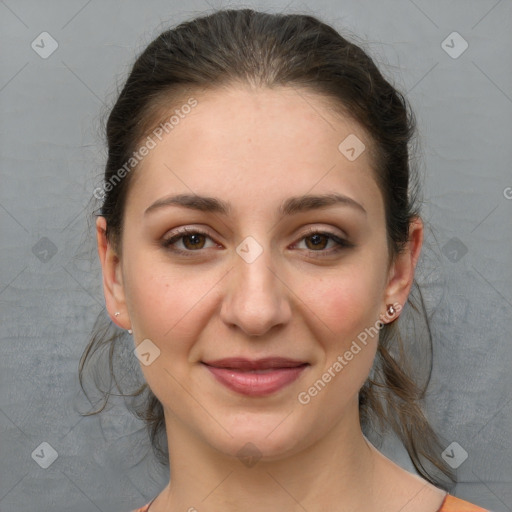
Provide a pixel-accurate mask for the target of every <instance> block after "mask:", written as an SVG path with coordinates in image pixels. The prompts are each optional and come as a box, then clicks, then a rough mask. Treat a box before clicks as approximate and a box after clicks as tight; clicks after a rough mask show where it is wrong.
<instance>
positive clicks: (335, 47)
mask: <svg viewBox="0 0 512 512" xmlns="http://www.w3.org/2000/svg"><path fill="white" fill-rule="evenodd" d="M233 84H235V85H236V84H241V85H248V86H250V87H254V88H276V87H279V86H289V87H295V88H297V90H306V91H311V92H314V93H317V94H319V95H320V97H322V98H324V99H325V101H326V102H327V103H328V104H329V105H330V106H331V108H332V109H333V110H338V111H339V112H342V113H344V114H345V115H348V116H350V117H351V118H352V119H354V120H355V121H357V122H358V123H359V124H360V125H361V126H362V127H363V128H364V130H365V131H366V133H367V135H368V138H369V140H370V142H371V144H372V150H371V155H372V167H373V171H374V175H375V179H376V182H377V184H378V185H379V188H380V190H381V193H382V196H383V199H384V205H385V217H386V229H387V238H388V247H389V253H390V257H391V258H393V257H395V256H396V255H397V254H399V253H400V251H402V250H403V248H404V245H405V243H406V242H407V241H408V240H409V226H410V222H411V221H412V220H413V218H414V217H416V216H418V215H419V211H418V201H417V197H416V193H415V191H416V181H415V175H414V173H412V170H411V166H410V160H411V158H410V154H409V153H410V148H411V141H412V139H413V136H414V134H415V121H414V116H413V114H412V112H411V110H410V108H409V106H408V103H407V101H406V100H405V98H404V97H403V95H402V94H401V93H400V92H399V91H398V90H397V89H396V88H395V87H394V86H393V85H391V83H390V82H389V81H388V80H386V79H385V78H384V77H383V75H382V74H381V72H380V71H379V70H378V68H377V67H376V65H375V63H374V62H373V60H372V59H371V58H370V56H369V55H368V54H367V53H366V52H365V51H363V49H362V48H361V47H360V46H358V45H356V44H354V43H352V42H350V41H348V40H347V39H345V38H344V37H342V36H341V35H340V34H339V33H338V32H337V31H336V30H334V28H332V27H330V26H329V25H327V24H325V23H322V22H321V21H320V20H318V19H317V18H315V17H313V16H310V15H302V14H269V13H262V12H256V11H254V10H251V9H240V10H231V9H230V10H219V11H216V12H215V13H213V14H210V15H206V16H203V17H199V18H195V19H193V20H191V21H187V22H184V23H181V24H180V25H178V26H177V27H175V28H173V29H172V30H166V31H164V32H163V33H161V34H160V35H159V36H158V37H157V38H156V39H154V40H153V41H152V42H151V43H150V44H149V45H148V46H147V48H146V49H145V50H144V51H143V52H142V54H141V55H140V56H139V57H138V58H137V59H136V62H135V63H134V65H133V68H132V69H131V71H130V73H129V76H128V78H127V79H126V82H125V83H124V86H123V88H122V90H121V92H120V93H119V96H118V98H117V101H116V102H115V105H114V106H113V108H112V109H111V111H110V114H109V117H108V121H107V124H106V139H107V145H108V159H107V162H106V167H105V175H104V186H103V188H102V194H101V199H103V203H102V206H101V210H100V213H99V215H102V216H104V217H105V218H106V221H107V229H106V232H107V237H108V240H109V242H110V243H111V244H112V246H113V247H114V249H115V250H116V251H117V252H118V253H119V254H120V253H121V243H120V240H121V237H122V231H123V218H124V217H123V214H124V209H125V202H126V201H125V200H126V196H127V192H128V190H129V187H130V183H131V181H132V179H133V176H134V173H136V172H137V166H136V165H135V166H133V169H128V170H127V167H126V163H127V162H128V161H130V158H133V154H134V152H135V151H136V150H137V148H138V147H139V146H140V144H141V141H143V140H144V138H145V137H147V135H148V133H150V132H151V130H152V129H154V127H155V126H157V125H158V123H160V122H161V121H162V119H164V117H165V116H166V115H167V116H168V113H169V112H170V111H171V110H172V107H175V106H178V105H180V104H181V103H185V102H186V98H187V93H188V95H189V96H190V95H191V94H192V93H191V91H192V92H194V91H201V90H208V89H214V88H218V87H219V86H226V85H233ZM180 102H181V103H180ZM123 166H124V169H125V172H124V173H120V169H122V168H123ZM120 174H121V175H122V179H120V178H119V176H120ZM114 178H115V180H116V181H115V183H114ZM108 184H110V186H108ZM420 297H421V295H420ZM409 300H411V298H409ZM409 305H410V306H412V307H410V308H409V309H408V310H409V311H410V312H412V311H413V310H414V311H416V312H418V311H419V308H418V305H415V304H412V303H411V302H410V303H409ZM420 305H421V306H422V304H420ZM400 318H402V317H400ZM401 321H402V320H395V321H393V322H392V323H391V324H387V325H384V326H383V327H382V329H381V330H380V334H379V344H378V349H377V355H376V358H375V362H374V367H373V368H372V372H371V375H370V377H369V378H368V380H367V381H366V382H365V384H364V386H363V387H362V389H361V390H360V394H359V412H360V418H361V426H362V429H363V432H364V431H366V430H369V429H377V428H379V429H381V431H383V430H384V429H389V428H391V429H392V430H393V431H394V432H395V433H396V435H397V436H398V437H399V439H400V440H401V441H402V443H403V445H404V446H405V448H406V450H407V452H408V454H409V456H410V458H411V461H412V463H413V465H414V467H415V468H416V470H417V471H418V473H419V474H420V475H421V476H423V477H424V478H425V479H426V480H428V481H429V482H431V483H433V484H435V485H439V486H445V484H442V483H441V482H442V476H443V475H444V476H448V477H449V478H450V479H451V480H452V481H453V480H454V478H453V475H452V473H451V471H450V469H449V468H448V467H447V466H446V465H445V464H444V462H443V461H442V459H441V457H440V454H441V451H442V448H441V447H440V442H439V438H438V437H437V435H436V433H435V432H434V430H433V429H432V427H431V426H430V424H429V422H428V420H427V418H426V416H425V413H424V412H423V409H422V405H421V402H422V400H423V399H424V398H425V391H426V388H427V386H428V382H429V379H427V381H426V382H425V383H424V385H423V386H420V385H419V384H418V383H417V382H416V381H415V379H414V378H413V377H412V376H411V372H410V370H409V369H408V368H409V363H408V361H407V358H406V354H405V351H404V347H403V340H402V339H401V336H400V333H399V330H398V323H399V322H401ZM124 337H125V333H124V332H121V331H120V330H119V329H118V328H117V327H115V326H113V324H112V323H111V322H110V320H109V319H108V317H107V316H106V315H105V312H104V311H103V312H102V313H101V314H100V317H98V320H97V322H96V324H95V326H94V332H93V334H92V338H91V340H90V342H89V344H88V346H87V347H86V349H85V350H84V353H83V355H82V357H81V360H80V365H79V377H80V384H81V386H82V389H83V384H82V378H83V376H84V375H83V374H84V372H85V369H86V368H87V369H88V368H90V367H91V366H92V369H94V368H96V366H95V365H94V364H93V360H94V358H93V357H92V356H93V355H94V354H95V353H96V352H98V351H100V352H101V350H104V351H107V350H108V358H109V369H110V377H111V379H112V378H113V379H114V381H115V383H116V386H117V388H118V389H119V391H120V392H121V393H122V394H123V395H124V396H130V397H139V398H140V399H141V402H140V403H139V405H138V406H134V407H133V408H132V411H133V412H134V413H135V414H136V415H137V416H138V417H139V418H141V419H143V420H144V421H145V424H146V427H147V429H148V433H149V437H150V440H151V443H152V447H153V450H154V453H155V455H156V456H157V458H158V459H159V460H160V461H161V462H162V463H163V464H167V463H168V451H167V450H166V449H165V448H164V446H163V442H164V439H165V421H164V414H163V408H162V404H161V403H160V401H159V400H158V399H157V398H156V396H155V395H154V394H153V393H152V392H151V390H150V389H149V387H148V386H147V384H146V383H139V384H140V385H139V387H138V388H137V389H136V390H135V391H134V392H133V393H131V394H124V393H123V391H122V389H121V386H120V383H119V382H118V380H117V378H116V376H115V374H114V371H113V370H114V359H115V357H114V356H115V354H116V347H117V343H118V342H119V340H121V339H123V338H124ZM430 343H431V340H430ZM100 349H101V350H100ZM430 350H432V347H431V345H430ZM133 359H134V360H135V359H136V358H135V357H133ZM130 364H131V365H133V364H136V361H135V362H134V361H130V362H128V361H123V366H124V368H127V367H128V366H129V365H130ZM429 365H430V367H429V368H428V375H429V378H430V373H431V370H432V368H431V365H432V362H431V359H430V361H429ZM95 382H96V381H95ZM103 393H104V395H103V399H104V401H103V405H102V407H101V408H100V409H98V410H96V411H94V412H91V413H89V414H97V413H99V412H101V411H102V410H103V409H104V407H105V405H106V403H107V401H108V398H109V396H110V391H108V390H104V391H103Z"/></svg>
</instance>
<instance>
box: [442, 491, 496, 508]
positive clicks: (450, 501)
mask: <svg viewBox="0 0 512 512" xmlns="http://www.w3.org/2000/svg"><path fill="white" fill-rule="evenodd" d="M438 512H491V511H490V510H487V509H485V508H481V507H479V506H478V505H473V504H472V503H469V501H464V500H461V499H460V498H456V497H455V496H452V495H451V494H447V495H446V498H445V499H444V501H443V504H442V505H441V508H440V509H439V510H438Z"/></svg>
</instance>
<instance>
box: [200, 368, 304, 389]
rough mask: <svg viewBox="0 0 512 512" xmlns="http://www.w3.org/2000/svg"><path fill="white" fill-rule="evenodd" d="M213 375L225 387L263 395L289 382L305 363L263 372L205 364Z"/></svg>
mask: <svg viewBox="0 0 512 512" xmlns="http://www.w3.org/2000/svg"><path fill="white" fill-rule="evenodd" d="M205 366H206V368H208V370H209V371H210V372H211V373H212V374H213V376H214V377H215V378H216V379H217V380H218V381H219V382H220V383H221V384H224V386H226V387H227V388H229V389H231V390H233V391H236V392H237V393H241V394H243V395H249V396H265V395H270V394H272V393H275V392H276V391H279V390H280V389H282V388H284V387H285V386H287V385H288V384H291V383H292V382H293V381H294V380H296V379H297V378H298V377H299V375H300V374H301V373H302V372H303V371H304V370H305V369H306V366H307V365H302V366H296V367H293V368H275V369H272V370H266V371H264V372H255V371H254V372H250V371H244V372H242V371H239V370H234V369H231V368H217V367H215V366H208V365H205Z"/></svg>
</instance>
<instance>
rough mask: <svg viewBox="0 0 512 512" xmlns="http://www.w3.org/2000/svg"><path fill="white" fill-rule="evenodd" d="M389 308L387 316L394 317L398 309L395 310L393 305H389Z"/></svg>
mask: <svg viewBox="0 0 512 512" xmlns="http://www.w3.org/2000/svg"><path fill="white" fill-rule="evenodd" d="M387 308H388V309H387V314H388V315H389V316H394V315H395V313H396V309H395V307H394V306H393V304H388V305H387Z"/></svg>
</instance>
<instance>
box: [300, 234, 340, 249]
mask: <svg viewBox="0 0 512 512" xmlns="http://www.w3.org/2000/svg"><path fill="white" fill-rule="evenodd" d="M300 241H301V242H302V241H304V242H305V244H306V248H307V249H308V250H310V251H314V252H322V250H323V249H325V248H326V246H327V245H328V243H329V241H332V242H334V244H335V245H334V247H331V249H334V250H336V249H339V248H340V247H345V246H348V243H347V242H346V241H345V240H342V239H341V238H338V237H337V236H335V235H333V234H332V233H325V232H320V231H314V232H312V233H309V234H307V235H306V236H304V237H302V238H301V239H300ZM308 241H309V243H308Z"/></svg>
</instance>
